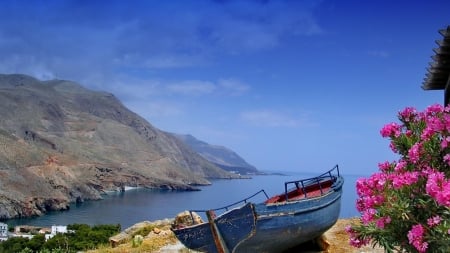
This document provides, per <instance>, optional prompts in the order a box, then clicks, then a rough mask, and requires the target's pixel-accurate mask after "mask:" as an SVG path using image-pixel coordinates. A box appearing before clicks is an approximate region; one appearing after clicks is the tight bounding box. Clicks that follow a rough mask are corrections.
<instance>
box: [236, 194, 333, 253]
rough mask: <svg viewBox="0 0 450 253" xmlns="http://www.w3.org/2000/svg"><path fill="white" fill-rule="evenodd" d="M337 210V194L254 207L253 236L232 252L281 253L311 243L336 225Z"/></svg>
mask: <svg viewBox="0 0 450 253" xmlns="http://www.w3.org/2000/svg"><path fill="white" fill-rule="evenodd" d="M340 207H341V194H340V192H336V193H332V194H329V195H327V196H323V197H321V198H320V199H311V200H307V201H298V202H297V203H290V204H286V205H278V206H267V205H265V204H257V205H255V212H256V215H257V219H256V233H255V234H254V235H253V236H251V237H249V238H247V239H245V240H244V241H242V242H241V243H240V244H239V245H237V246H236V247H235V248H234V249H233V251H232V252H236V253H243V252H261V253H263V252H266V253H269V252H270V253H275V252H283V251H285V250H287V249H290V248H293V247H295V246H297V245H299V244H302V243H304V242H307V241H310V240H313V239H315V238H317V237H319V236H321V235H322V234H323V233H324V232H325V231H327V230H328V229H329V228H331V227H332V226H333V225H334V224H335V223H336V221H337V219H338V218H339V212H340ZM299 210H300V211H299Z"/></svg>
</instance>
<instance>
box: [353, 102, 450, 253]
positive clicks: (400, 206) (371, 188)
mask: <svg viewBox="0 0 450 253" xmlns="http://www.w3.org/2000/svg"><path fill="white" fill-rule="evenodd" d="M398 119H399V121H400V124H397V123H389V124H387V125H385V126H384V127H383V128H382V129H381V131H380V133H381V136H382V137H384V138H388V139H390V143H389V147H390V148H391V150H392V151H393V152H394V153H396V154H398V155H400V158H399V159H398V160H396V161H393V162H388V161H386V162H383V163H379V164H378V169H379V171H378V172H377V173H374V174H372V175H371V176H370V177H368V178H361V179H358V181H357V182H356V191H357V194H358V198H357V200H356V208H357V210H358V211H359V213H360V214H361V217H360V223H359V224H358V225H352V226H350V227H349V228H348V229H346V231H347V233H348V234H349V236H350V244H351V245H352V246H355V247H361V246H362V245H366V244H368V243H370V242H371V243H373V244H375V245H376V244H377V245H380V246H382V247H386V248H385V250H386V251H387V252H388V251H389V250H391V249H395V250H398V252H419V253H425V252H447V251H446V250H447V249H448V245H450V236H449V235H450V223H449V222H448V221H449V220H450V106H447V107H445V108H444V107H443V106H442V105H432V106H429V107H428V108H427V109H426V110H424V111H422V112H417V111H416V110H415V109H414V108H412V107H407V108H405V109H404V110H403V111H400V112H399V113H398ZM405 235H406V236H405Z"/></svg>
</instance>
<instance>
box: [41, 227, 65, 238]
mask: <svg viewBox="0 0 450 253" xmlns="http://www.w3.org/2000/svg"><path fill="white" fill-rule="evenodd" d="M51 231H52V232H51V233H50V234H45V240H46V241H47V240H48V239H50V238H52V237H53V236H55V235H56V234H58V233H61V234H65V233H67V226H52V230H51Z"/></svg>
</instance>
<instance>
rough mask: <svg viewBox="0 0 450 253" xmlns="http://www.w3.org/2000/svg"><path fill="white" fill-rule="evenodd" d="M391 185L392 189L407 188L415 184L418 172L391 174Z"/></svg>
mask: <svg viewBox="0 0 450 253" xmlns="http://www.w3.org/2000/svg"><path fill="white" fill-rule="evenodd" d="M391 177H392V185H393V186H394V189H400V188H402V187H403V186H408V185H412V184H414V183H416V182H417V181H418V179H419V172H417V171H413V172H411V171H407V172H405V173H401V174H393V175H392V176H391Z"/></svg>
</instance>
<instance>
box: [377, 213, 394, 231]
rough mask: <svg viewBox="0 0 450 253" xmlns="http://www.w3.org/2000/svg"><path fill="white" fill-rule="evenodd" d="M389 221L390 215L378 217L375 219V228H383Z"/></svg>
mask: <svg viewBox="0 0 450 253" xmlns="http://www.w3.org/2000/svg"><path fill="white" fill-rule="evenodd" d="M389 223H391V217H389V216H387V217H381V218H379V219H378V220H377V221H376V223H375V225H376V226H377V228H380V229H384V227H385V226H386V224H389Z"/></svg>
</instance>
